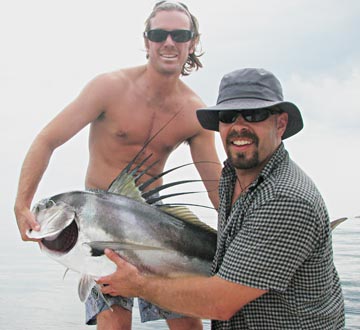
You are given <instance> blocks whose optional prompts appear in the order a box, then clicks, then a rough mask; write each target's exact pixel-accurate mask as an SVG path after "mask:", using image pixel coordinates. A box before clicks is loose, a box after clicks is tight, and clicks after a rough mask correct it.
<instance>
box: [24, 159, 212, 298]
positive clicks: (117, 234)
mask: <svg viewBox="0 0 360 330" xmlns="http://www.w3.org/2000/svg"><path fill="white" fill-rule="evenodd" d="M146 161H147V159H145V160H144V161H143V162H142V163H141V164H140V165H138V166H137V167H135V169H131V167H132V165H133V162H132V163H130V164H129V166H128V167H127V168H125V169H124V170H123V171H122V172H121V174H120V175H119V176H118V177H117V178H116V179H115V180H114V182H113V183H112V184H111V186H110V188H109V190H108V191H99V192H89V191H72V192H66V193H62V194H58V195H55V196H52V197H50V198H46V199H43V200H41V201H40V202H38V203H36V204H35V205H34V207H33V210H32V211H33V213H34V215H35V217H36V220H37V221H38V222H39V224H40V226H41V229H40V231H29V232H28V236H29V237H31V238H36V239H40V246H41V250H42V251H43V252H44V253H45V254H47V255H48V256H50V257H51V258H52V259H55V260H56V261H57V262H59V263H61V264H63V265H64V266H65V267H67V268H68V269H70V270H73V271H76V272H79V273H81V274H82V275H83V276H82V279H81V281H80V285H79V296H80V299H81V300H82V301H83V300H85V299H86V298H87V295H88V294H89V293H90V290H91V287H92V286H93V285H94V279H95V278H98V277H100V276H103V275H107V274H110V273H112V272H114V271H115V265H114V263H112V262H111V261H110V260H109V259H108V258H107V257H106V256H104V249H105V248H110V249H113V250H114V251H116V252H117V253H118V254H119V255H120V256H122V257H124V258H125V259H127V260H128V261H129V262H131V263H132V264H134V265H135V266H137V267H138V268H139V269H141V270H143V271H144V272H147V273H151V274H159V275H166V276H186V275H190V274H203V275H210V267H211V262H212V259H213V256H214V253H215V249H216V239H217V238H216V231H215V230H214V229H213V228H211V227H210V226H207V225H206V224H205V223H203V222H201V221H200V220H199V219H198V218H197V217H196V216H195V215H194V214H193V213H192V212H191V211H190V210H189V209H188V208H187V207H185V206H183V205H175V206H174V205H169V204H162V205H160V204H159V203H157V202H158V201H159V200H161V199H162V197H158V195H159V191H160V190H163V189H165V188H167V187H169V186H173V185H176V184H181V183H186V182H189V181H180V182H176V183H172V184H165V185H163V186H161V187H158V188H155V189H153V190H152V191H147V192H144V191H143V189H145V188H146V187H147V186H148V185H150V184H151V183H152V182H153V181H154V180H156V179H158V178H159V177H160V176H162V175H164V174H166V173H168V172H170V171H172V170H174V169H172V170H169V171H166V172H164V173H162V174H161V175H159V176H157V177H155V178H152V179H150V180H149V181H147V182H145V183H143V184H142V185H141V186H140V187H138V186H137V185H136V182H137V179H138V178H139V177H140V176H142V175H143V174H144V173H146V171H147V170H148V169H149V168H151V166H152V165H150V166H148V168H147V169H146V170H145V171H143V172H140V173H138V170H139V168H140V167H141V166H143V165H144V163H145V162H146ZM175 169H176V168H175ZM167 196H169V195H167ZM163 197H164V196H163Z"/></svg>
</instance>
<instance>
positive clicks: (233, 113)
mask: <svg viewBox="0 0 360 330" xmlns="http://www.w3.org/2000/svg"><path fill="white" fill-rule="evenodd" d="M276 113H281V111H280V110H275V109H255V110H241V111H240V110H223V111H219V120H220V121H221V122H222V123H225V124H231V123H235V121H236V119H237V117H238V116H240V115H241V116H242V117H243V118H244V120H245V121H247V122H249V123H258V122H260V121H264V120H266V119H268V118H269V116H270V115H274V114H276Z"/></svg>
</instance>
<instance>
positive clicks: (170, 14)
mask: <svg viewBox="0 0 360 330" xmlns="http://www.w3.org/2000/svg"><path fill="white" fill-rule="evenodd" d="M150 26H151V29H157V28H168V29H186V30H187V29H190V27H191V19H190V17H189V16H188V15H187V14H186V13H185V12H183V11H179V10H160V11H158V12H157V13H156V14H155V16H154V17H152V18H151V19H150Z"/></svg>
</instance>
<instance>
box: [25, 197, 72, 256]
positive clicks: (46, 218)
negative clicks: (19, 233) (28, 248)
mask: <svg viewBox="0 0 360 330" xmlns="http://www.w3.org/2000/svg"><path fill="white" fill-rule="evenodd" d="M32 212H33V214H34V215H35V218H36V221H37V222H38V223H39V224H40V230H39V231H35V230H31V229H30V230H28V231H27V236H28V237H30V238H35V239H40V240H41V241H40V246H41V248H44V249H46V250H49V251H51V252H53V253H59V254H62V253H66V252H68V251H69V250H71V249H72V248H73V247H74V245H75V244H76V241H77V238H78V232H79V230H78V224H77V221H76V212H75V210H74V208H73V207H71V206H69V205H68V204H66V203H63V202H57V203H55V202H53V201H52V200H42V201H41V202H39V203H37V204H36V205H35V206H34V208H33V210H32Z"/></svg>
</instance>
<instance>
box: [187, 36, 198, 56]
mask: <svg viewBox="0 0 360 330" xmlns="http://www.w3.org/2000/svg"><path fill="white" fill-rule="evenodd" d="M198 43H199V37H196V38H194V39H192V40H191V44H190V48H189V54H194V53H195V50H196V46H197V45H198Z"/></svg>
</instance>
